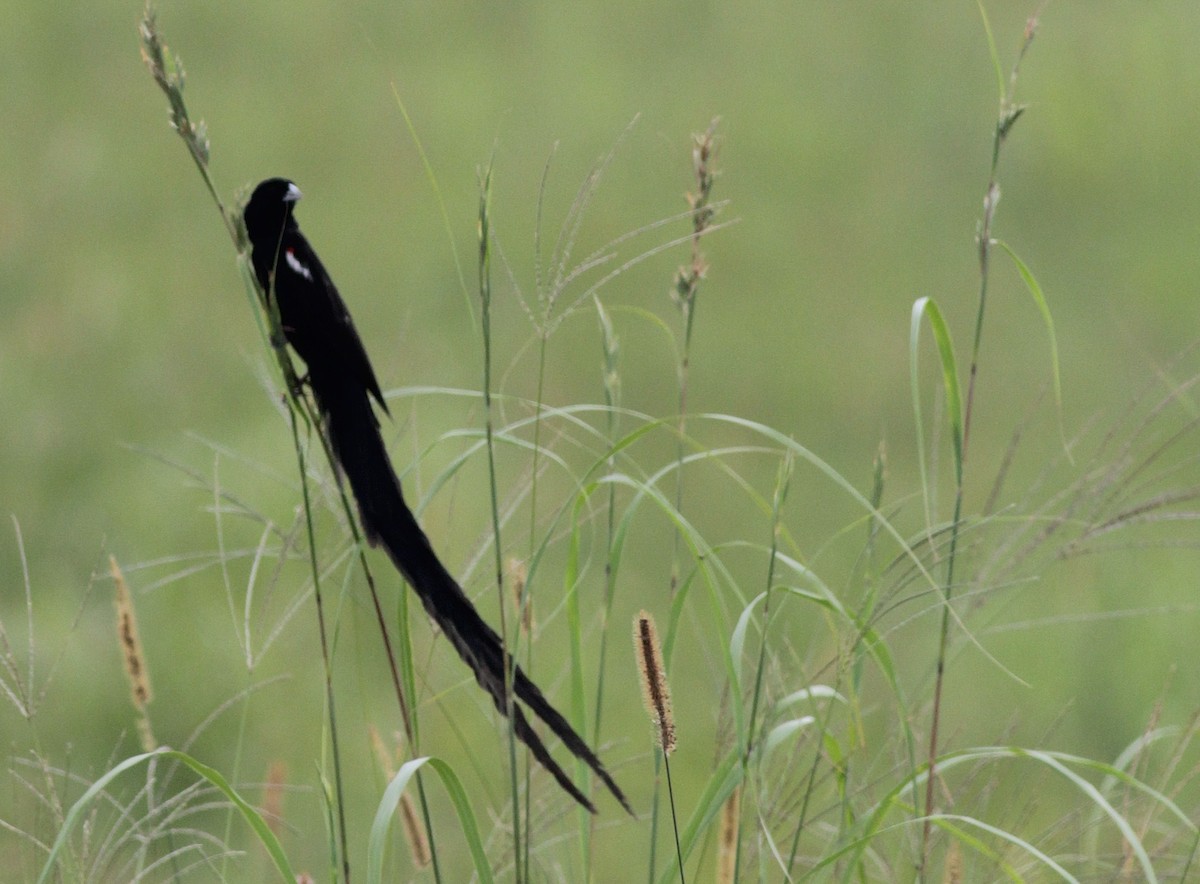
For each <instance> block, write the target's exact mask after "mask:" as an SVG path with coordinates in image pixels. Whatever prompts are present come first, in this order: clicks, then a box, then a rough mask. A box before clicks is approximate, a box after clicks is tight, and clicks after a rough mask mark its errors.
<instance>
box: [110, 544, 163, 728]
mask: <svg viewBox="0 0 1200 884" xmlns="http://www.w3.org/2000/svg"><path fill="white" fill-rule="evenodd" d="M108 569H109V572H110V573H111V574H112V579H113V583H114V584H116V595H115V597H114V601H115V603H116V606H117V642H118V643H119V644H120V645H121V655H122V657H123V658H124V660H125V675H126V676H128V678H129V697H130V699H131V700H132V701H133V706H134V708H135V709H137V711H138V714H139V717H138V724H137V728H138V737H139V741H140V743H141V745H142V748H143V749H144V750H145V751H147V752H152V751H154V749H156V748H157V746H158V743H157V741H156V740H155V739H154V731H153V730H152V729H151V727H150V718H149V716H148V715H147V714H146V707H147V706H149V705H150V701H151V700H152V699H154V694H153V692H152V691H151V690H150V672H149V670H148V669H147V667H146V657H145V654H144V653H143V652H142V640H141V639H140V638H139V637H138V628H137V614H136V613H135V612H134V610H133V596H132V595H131V594H130V592H129V584H127V583H126V582H125V575H124V574H122V573H121V566H120V565H118V564H117V557H116V556H109V557H108Z"/></svg>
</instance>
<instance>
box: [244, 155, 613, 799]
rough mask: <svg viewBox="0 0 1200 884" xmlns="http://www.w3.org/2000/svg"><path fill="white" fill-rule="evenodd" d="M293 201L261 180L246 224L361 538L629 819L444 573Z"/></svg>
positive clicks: (521, 729)
mask: <svg viewBox="0 0 1200 884" xmlns="http://www.w3.org/2000/svg"><path fill="white" fill-rule="evenodd" d="M300 196H301V194H300V189H299V188H298V187H296V185H295V184H293V183H292V182H291V181H288V180H286V179H283V178H271V179H268V180H266V181H263V182H262V183H261V184H259V185H258V186H257V187H256V188H255V189H254V192H253V193H252V194H251V196H250V200H249V202H247V203H246V208H245V209H244V211H243V220H244V221H245V225H246V234H247V236H248V237H249V239H250V245H251V262H252V263H253V265H254V275H255V276H256V277H257V279H258V283H259V285H260V286H262V289H263V291H264V292H265V293H266V295H267V297H268V299H271V300H273V302H274V304H275V305H276V306H277V307H278V310H279V319H280V325H281V326H282V329H283V334H284V337H285V338H286V339H287V342H288V343H289V344H290V345H291V347H292V349H293V350H295V351H296V354H297V355H298V356H299V357H300V358H301V359H303V360H304V364H305V366H306V368H307V376H306V380H307V382H308V385H309V387H310V388H311V390H312V393H313V397H314V398H315V400H316V403H317V408H318V410H319V412H320V414H321V418H322V422H323V423H324V431H325V433H326V436H327V438H328V440H329V445H330V449H331V450H332V452H333V457H334V460H335V461H336V464H335V466H336V468H337V469H338V470H339V471H340V473H341V475H343V476H345V478H346V481H348V482H349V484H350V490H351V491H352V492H353V493H354V499H355V501H356V502H357V503H358V513H359V519H360V521H361V523H362V528H363V533H364V534H365V535H366V538H367V540H368V542H370V543H371V545H373V546H382V547H383V548H384V550H386V551H387V554H388V556H389V557H390V558H391V560H392V562H393V564H395V566H396V567H397V568H398V569H399V570H400V573H401V574H403V575H404V577H405V579H407V581H408V583H409V585H410V586H411V587H412V588H413V591H414V592H416V594H417V596H418V598H420V599H421V604H422V605H423V606H424V607H425V610H426V612H427V613H428V614H429V616H430V617H432V618H433V620H434V622H435V623H437V625H438V626H439V627H440V628H441V630H442V632H443V633H444V634H445V636H446V638H447V639H449V641H450V644H451V645H453V646H454V649H455V650H456V651H457V652H458V655H459V656H460V657H461V658H462V659H463V662H464V663H466V664H467V665H468V666H469V667H470V668H471V671H472V672H473V673H474V674H475V680H476V681H477V682H478V683H479V685H480V687H482V688H483V689H484V690H485V691H487V692H488V693H489V694H490V695H491V697H492V701H493V702H494V703H495V704H496V708H497V709H498V710H499V711H500V713H501V714H504V715H507V714H508V709H509V707H510V703H509V697H508V694H507V690H506V679H505V670H506V668H511V684H512V690H513V694H514V696H515V699H514V702H512V703H511V708H512V726H513V730H514V732H515V733H516V735H517V737H518V739H520V740H521V742H523V743H525V745H526V746H528V747H529V749H530V751H531V752H532V753H533V756H534V758H536V759H537V760H538V762H539V763H540V764H541V765H542V766H543V767H544V768H546V770H548V771H549V772H550V774H551V775H552V776H553V777H554V779H555V780H557V781H558V784H559V785H560V786H562V788H563V789H565V790H566V791H567V792H568V793H569V794H570V795H571V797H573V798H574V799H575V800H576V801H578V802H579V803H580V804H581V805H583V806H584V807H586V808H587V809H588V810H589V811H591V812H593V813H595V807H594V806H593V805H592V803H591V802H590V801H589V800H588V799H587V798H586V797H585V796H584V795H583V793H582V792H580V791H579V789H578V788H577V787H576V786H575V784H574V783H573V782H572V781H571V779H570V778H569V777H568V776H567V774H566V773H565V772H564V771H563V769H562V768H561V767H559V765H558V763H557V762H556V761H555V760H554V758H553V756H551V755H550V753H549V751H547V749H546V746H545V744H544V743H543V742H542V740H541V738H540V737H539V736H538V734H537V732H536V731H535V730H534V729H533V727H532V726H531V725H530V723H529V720H528V719H527V718H526V716H525V712H524V708H523V707H522V705H520V704H524V707H527V708H528V709H529V711H530V712H532V713H533V715H534V716H536V718H538V719H541V721H542V722H544V723H545V725H546V726H547V727H548V728H549V729H550V730H551V732H553V733H554V735H555V736H557V737H558V738H559V739H560V740H562V742H563V745H565V746H566V747H567V749H568V750H569V751H570V752H571V753H572V754H573V755H574V756H575V757H577V758H579V759H581V760H582V761H584V762H585V763H586V764H587V765H588V767H590V768H591V769H592V770H593V771H594V772H595V774H596V776H598V777H599V778H600V780H601V781H602V782H603V783H604V785H605V786H607V787H608V789H609V791H610V792H612V794H613V796H614V797H615V798H616V799H617V800H618V801H619V802H620V803H621V806H622V807H624V808H625V810H627V811H629V812H630V813H632V810H631V809H630V807H629V803H628V802H627V801H626V800H625V796H624V794H623V793H622V792H621V790H620V788H619V787H618V786H617V784H616V782H615V781H614V780H613V778H612V777H611V776H610V775H609V773H608V771H606V770H605V769H604V765H603V764H602V763H601V762H600V759H599V758H598V757H597V756H596V754H595V753H594V752H593V751H592V750H591V749H590V748H589V747H588V745H587V743H585V742H584V740H583V738H582V737H580V736H579V734H577V733H576V732H575V729H574V728H572V727H571V725H570V724H569V723H568V722H567V720H566V719H565V718H563V716H562V715H561V714H559V712H558V711H557V710H556V709H555V708H554V707H553V706H552V705H550V702H549V701H548V700H547V699H546V697H545V695H543V694H542V692H541V690H540V689H539V688H538V686H537V685H536V684H534V683H533V681H531V680H530V679H529V677H528V676H526V674H525V673H524V672H523V671H522V670H521V667H520V666H517V665H515V664H514V663H513V661H512V658H511V656H510V655H509V654H508V653H507V652H506V651H505V649H504V646H503V644H502V642H501V640H500V636H499V635H497V634H496V631H495V630H493V629H492V628H491V627H490V626H489V625H488V624H487V623H486V622H484V620H483V618H482V617H480V616H479V612H478V611H476V610H475V607H474V605H472V604H471V600H470V599H469V598H467V595H466V593H465V592H463V590H462V587H460V586H459V585H458V581H456V580H455V579H454V578H453V577H452V576H451V575H450V572H449V571H447V570H446V568H445V566H444V565H443V564H442V562H441V560H440V559H439V558H438V557H437V554H436V553H435V552H434V551H433V546H432V545H431V544H430V542H429V538H428V537H426V536H425V532H424V531H422V530H421V526H420V525H418V524H417V520H416V517H415V516H414V515H413V513H412V510H410V509H409V508H408V505H407V504H406V503H405V502H404V494H403V492H402V491H401V490H400V480H399V479H398V478H397V477H396V473H395V471H394V470H393V469H392V464H391V461H390V459H389V458H388V455H387V449H386V448H385V446H384V443H383V437H382V436H381V435H380V432H379V421H378V420H377V419H376V417H375V412H374V410H373V407H372V404H371V399H374V400H375V402H376V403H377V404H378V406H379V407H380V408H382V409H383V411H384V413H385V414H386V413H387V410H388V408H387V403H386V402H385V401H384V398H383V393H382V392H381V391H380V389H379V382H378V381H377V380H376V378H375V371H374V369H373V368H372V367H371V361H370V359H369V358H368V357H367V351H366V349H365V348H364V347H363V343H362V339H361V338H359V336H358V332H357V331H356V330H355V328H354V322H353V321H352V320H351V318H350V311H349V310H347V309H346V303H345V302H344V301H343V300H342V298H341V295H339V294H338V290H337V287H336V286H334V284H333V280H331V279H330V278H329V274H328V273H327V272H326V270H325V266H324V265H323V264H322V263H321V259H320V258H318V257H317V254H316V252H314V251H313V249H312V246H310V245H309V243H308V240H307V239H305V238H304V234H302V233H301V232H300V227H299V225H298V224H297V223H296V218H295V208H296V203H297V201H298V200H299V199H300ZM516 701H519V703H518V702H516Z"/></svg>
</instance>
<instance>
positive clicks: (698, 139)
mask: <svg viewBox="0 0 1200 884" xmlns="http://www.w3.org/2000/svg"><path fill="white" fill-rule="evenodd" d="M718 122H719V118H714V119H713V120H712V122H711V123H709V124H708V129H707V130H706V131H705V132H704V133H703V134H701V135H696V136H693V138H692V172H693V174H694V175H695V178H696V190H695V191H694V192H689V193H688V194H687V201H688V206H689V207H690V209H691V218H692V235H691V249H692V255H691V262H690V264H689V266H687V267H681V268H680V269H679V271H678V273H676V275H675V286H674V288H673V289H672V291H671V294H672V296H673V298H674V299H675V303H676V304H677V305H678V307H679V310H680V312H681V313H682V314H683V349H682V351H681V352H680V357H679V368H678V372H679V375H678V380H679V422H678V425H677V432H678V434H679V436H678V439H677V443H676V452H675V456H676V461H677V463H678V465H679V470H678V471H677V472H676V474H675V509H676V511H677V512H682V511H683V460H684V454H685V439H686V438H687V400H688V376H689V373H690V368H691V358H692V328H693V327H694V324H695V319H696V294H697V292H698V291H699V289H700V281H701V280H702V279H703V278H704V275H705V273H706V272H707V271H708V263H707V261H706V260H705V258H704V253H703V252H702V251H701V249H700V240H701V238H703V236H704V234H705V232H706V231H707V230H708V227H709V225H710V224H711V222H712V218H713V213H714V210H713V208H712V207H711V206H710V205H709V198H710V195H711V193H712V186H713V180H714V175H713V172H712V170H711V168H710V161H711V160H712V159H713V155H714V139H715V137H716V129H717V123H718ZM680 540H681V538H680V536H679V532H678V531H676V532H675V540H674V545H673V550H672V555H671V595H672V596H674V595H675V589H676V587H677V586H678V585H679V544H680Z"/></svg>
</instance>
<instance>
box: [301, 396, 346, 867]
mask: <svg viewBox="0 0 1200 884" xmlns="http://www.w3.org/2000/svg"><path fill="white" fill-rule="evenodd" d="M288 417H289V418H290V419H291V421H290V422H291V427H292V442H293V444H294V445H295V448H296V460H297V462H298V464H299V468H300V491H301V495H302V498H303V501H304V521H305V527H306V530H307V532H308V564H309V567H310V569H311V570H312V578H313V598H314V600H315V602H316V607H317V629H318V631H319V632H320V634H321V663H322V666H323V668H324V671H325V703H326V706H327V709H328V715H329V740H330V750H331V751H332V754H333V782H334V790H335V792H336V794H337V833H338V843H339V845H340V852H341V856H342V880H343V881H345V882H346V884H349V881H350V850H349V846H348V843H347V842H348V839H347V837H346V802H345V794H344V788H343V784H342V761H341V753H340V752H339V751H338V729H337V706H336V701H335V697H334V690H333V663H332V660H331V659H330V654H329V641H328V638H327V629H326V625H325V604H324V601H323V598H322V595H321V568H320V565H319V564H318V562H317V543H316V531H315V530H314V528H313V518H312V501H311V500H310V499H309V494H308V472H307V469H306V467H305V463H304V446H303V445H302V444H301V442H300V429H299V426H298V424H297V423H296V412H295V410H294V408H293V407H292V404H291V403H290V402H289V403H288Z"/></svg>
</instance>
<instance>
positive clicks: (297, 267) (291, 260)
mask: <svg viewBox="0 0 1200 884" xmlns="http://www.w3.org/2000/svg"><path fill="white" fill-rule="evenodd" d="M283 257H284V258H286V259H287V263H288V267H291V268H292V270H294V271H295V272H296V273H299V274H300V275H301V276H303V277H304V278H305V279H307V280H308V281H309V282H312V271H311V270H309V269H308V267H306V266H305V265H304V264H302V263H301V262H300V259H299V258H297V257H296V253H295V252H293V251H292V250H291V249H288V250H287V251H285V252H284V253H283Z"/></svg>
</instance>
